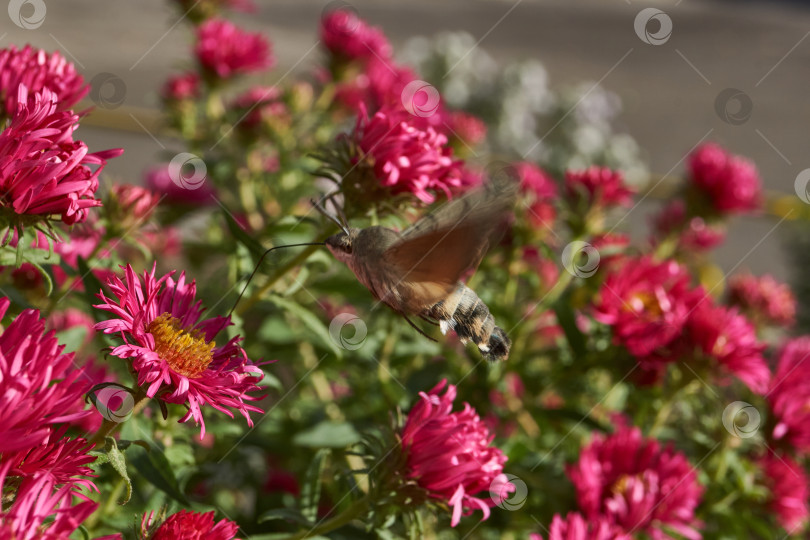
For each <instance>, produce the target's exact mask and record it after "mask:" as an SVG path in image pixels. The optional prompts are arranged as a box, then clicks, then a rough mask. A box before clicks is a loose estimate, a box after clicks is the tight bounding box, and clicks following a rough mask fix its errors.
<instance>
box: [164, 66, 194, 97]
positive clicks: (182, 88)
mask: <svg viewBox="0 0 810 540" xmlns="http://www.w3.org/2000/svg"><path fill="white" fill-rule="evenodd" d="M161 95H162V96H163V99H166V100H170V101H172V100H173V101H182V100H186V99H196V98H198V97H200V76H199V75H197V74H196V73H194V72H193V71H189V72H188V73H182V74H180V75H172V76H171V77H169V78H168V79H166V82H165V83H164V85H163V90H162V91H161Z"/></svg>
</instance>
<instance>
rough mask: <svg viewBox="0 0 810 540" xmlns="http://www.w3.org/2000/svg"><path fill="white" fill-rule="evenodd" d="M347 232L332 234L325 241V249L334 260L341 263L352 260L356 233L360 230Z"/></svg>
mask: <svg viewBox="0 0 810 540" xmlns="http://www.w3.org/2000/svg"><path fill="white" fill-rule="evenodd" d="M348 231H349V232H348V233H345V232H339V233H337V234H333V235H332V236H330V237H329V238H327V239H326V247H327V248H328V249H329V251H331V252H332V255H334V256H335V258H336V259H338V260H339V261H343V262H346V261H347V260H349V259H351V258H352V251H353V246H354V241H355V240H356V239H357V233H359V232H360V229H352V228H350V229H349V230H348Z"/></svg>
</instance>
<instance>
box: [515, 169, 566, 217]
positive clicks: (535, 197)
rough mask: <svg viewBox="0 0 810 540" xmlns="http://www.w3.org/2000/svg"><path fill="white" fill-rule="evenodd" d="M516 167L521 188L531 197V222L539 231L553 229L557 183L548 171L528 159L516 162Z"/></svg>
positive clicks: (529, 202)
mask: <svg viewBox="0 0 810 540" xmlns="http://www.w3.org/2000/svg"><path fill="white" fill-rule="evenodd" d="M514 167H515V172H516V173H517V177H518V178H519V179H520V187H521V190H522V191H523V193H524V194H526V195H527V196H528V197H529V200H528V207H527V208H528V212H527V217H528V220H529V224H530V225H531V226H532V227H534V228H535V229H537V230H538V231H545V230H548V229H551V227H552V226H553V225H554V220H556V219H557V209H556V208H555V207H554V202H555V201H556V199H557V183H556V182H555V181H554V179H553V178H552V177H551V176H550V175H549V174H548V173H547V172H546V171H544V170H543V169H541V168H540V167H538V166H537V165H535V164H533V163H529V162H528V161H521V162H518V163H515V164H514Z"/></svg>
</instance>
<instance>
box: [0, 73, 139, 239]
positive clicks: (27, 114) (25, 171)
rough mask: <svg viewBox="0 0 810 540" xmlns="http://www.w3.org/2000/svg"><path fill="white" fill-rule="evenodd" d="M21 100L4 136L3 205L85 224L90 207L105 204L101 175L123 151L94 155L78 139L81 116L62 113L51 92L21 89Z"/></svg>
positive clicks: (0, 147) (0, 148)
mask: <svg viewBox="0 0 810 540" xmlns="http://www.w3.org/2000/svg"><path fill="white" fill-rule="evenodd" d="M17 98H18V102H19V106H18V108H17V111H16V113H15V115H14V116H13V118H12V119H11V123H10V124H9V126H8V127H7V128H6V129H5V130H4V131H3V132H2V133H0V189H2V191H3V197H2V202H1V203H0V204H2V206H3V207H5V208H7V209H9V210H12V211H13V212H14V213H16V214H26V215H42V216H48V215H52V214H61V219H62V221H63V222H65V223H66V224H68V225H72V224H74V223H78V222H81V221H84V220H85V219H86V217H87V209H88V208H92V207H94V206H100V205H101V202H100V201H99V200H97V199H96V198H95V192H96V189H97V188H98V175H99V174H100V173H101V171H102V169H103V168H104V166H105V165H106V163H107V159H108V158H111V157H115V156H118V155H120V154H121V153H122V152H123V150H120V149H118V150H107V151H105V152H96V153H94V154H88V153H87V145H86V144H84V143H83V142H81V141H74V140H73V131H74V129H76V122H77V121H78V116H77V115H75V114H73V113H72V112H69V111H59V110H58V107H57V96H56V94H54V93H53V92H51V91H50V90H48V89H47V88H45V89H43V90H42V93H34V94H30V95H29V93H28V90H27V88H26V87H25V86H22V85H21V86H20V87H19V92H18V93H17ZM90 166H96V169H95V171H93V170H91V168H90Z"/></svg>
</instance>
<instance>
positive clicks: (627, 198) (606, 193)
mask: <svg viewBox="0 0 810 540" xmlns="http://www.w3.org/2000/svg"><path fill="white" fill-rule="evenodd" d="M565 194H566V196H567V197H568V198H569V199H572V200H574V201H576V200H581V199H584V200H586V201H587V202H588V205H589V206H613V205H621V206H630V204H632V202H633V201H632V198H631V196H632V195H633V192H632V191H631V190H630V189H629V188H628V187H627V186H626V185H625V184H624V177H623V176H622V173H620V172H619V171H613V170H611V169H608V168H607V167H597V166H593V167H589V168H588V169H585V170H584V171H566V173H565Z"/></svg>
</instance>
